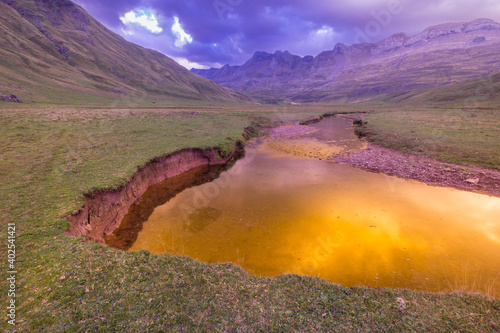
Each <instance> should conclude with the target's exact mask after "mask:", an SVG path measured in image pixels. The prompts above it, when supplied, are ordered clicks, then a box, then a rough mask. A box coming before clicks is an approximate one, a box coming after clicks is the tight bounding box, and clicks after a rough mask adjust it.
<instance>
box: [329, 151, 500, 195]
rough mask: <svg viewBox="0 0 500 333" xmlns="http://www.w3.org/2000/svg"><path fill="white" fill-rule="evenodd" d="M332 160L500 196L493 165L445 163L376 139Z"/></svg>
mask: <svg viewBox="0 0 500 333" xmlns="http://www.w3.org/2000/svg"><path fill="white" fill-rule="evenodd" d="M330 160H332V161H334V162H337V163H343V164H347V165H350V166H354V167H356V168H360V169H364V170H368V171H373V172H380V173H384V174H386V175H389V176H396V177H400V178H406V179H413V180H418V181H421V182H424V183H426V184H428V185H432V186H444V187H453V188H456V189H459V190H465V191H471V192H478V193H482V194H488V195H493V196H497V197H500V171H497V170H493V169H486V168H480V167H472V166H464V165H455V164H451V163H443V162H439V161H437V160H434V159H431V158H428V157H423V156H418V155H412V154H405V153H401V152H398V151H395V150H392V149H388V148H383V147H379V146H377V145H374V144H372V143H369V144H368V148H367V149H366V150H364V151H361V152H358V153H351V154H347V155H345V156H334V157H331V158H330Z"/></svg>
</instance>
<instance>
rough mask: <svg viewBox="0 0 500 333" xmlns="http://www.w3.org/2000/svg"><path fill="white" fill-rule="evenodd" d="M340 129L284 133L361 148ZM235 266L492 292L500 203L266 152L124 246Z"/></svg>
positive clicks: (196, 192) (496, 290) (252, 154)
mask: <svg viewBox="0 0 500 333" xmlns="http://www.w3.org/2000/svg"><path fill="white" fill-rule="evenodd" d="M349 125H350V124H349V122H348V121H346V120H343V119H339V118H332V119H328V120H327V121H323V122H321V123H319V124H316V125H312V126H314V127H316V128H318V129H319V131H316V132H315V133H312V134H308V135H306V136H302V137H301V138H294V139H293V140H305V141H307V142H308V144H309V143H310V142H311V140H313V141H314V140H318V141H321V142H322V143H325V142H326V143H327V144H329V145H333V146H338V147H340V151H352V150H356V149H361V148H362V146H363V145H362V143H360V142H359V141H358V140H357V138H356V137H355V136H354V135H353V134H352V127H351V126H349ZM141 249H146V250H149V251H151V252H153V253H171V254H177V255H187V256H190V257H192V258H196V259H199V260H201V261H205V262H226V261H230V262H233V263H235V264H237V265H239V266H241V267H243V268H244V269H246V270H247V271H248V272H251V273H253V274H256V275H266V276H275V275H279V274H283V273H296V274H307V275H312V276H319V277H321V278H324V279H327V280H329V281H332V282H336V283H340V284H342V285H345V286H353V285H366V286H372V287H398V288H411V289H417V290H426V291H451V290H467V291H473V292H482V293H487V294H489V295H493V296H495V297H500V199H499V198H495V197H489V196H486V195H481V194H476V193H470V192H464V191H459V190H455V189H449V188H440V187H431V186H427V185H426V184H423V183H419V182H416V181H411V180H403V179H399V178H395V177H389V176H386V175H382V174H378V173H371V172H366V171H362V170H359V169H355V168H352V167H349V166H345V165H340V164H335V163H332V162H328V161H321V160H317V159H311V158H300V157H294V156H290V155H289V154H285V153H282V152H279V151H274V150H271V148H269V147H268V146H267V145H266V142H265V140H258V141H254V142H253V143H252V144H251V145H250V146H249V147H248V148H247V155H246V157H245V158H243V159H241V160H239V161H238V162H237V163H236V164H235V166H234V167H233V168H231V169H230V170H229V171H227V172H224V173H223V174H222V175H221V176H220V178H218V179H217V180H215V181H213V182H210V183H207V184H204V185H201V186H198V187H193V188H190V189H187V190H185V191H183V192H182V193H180V194H179V195H177V196H176V197H175V198H173V199H172V200H170V201H169V202H168V203H166V204H165V205H163V206H160V207H157V208H156V209H155V211H154V212H153V214H152V215H151V216H150V218H149V220H148V221H147V222H146V223H144V226H143V230H142V232H141V233H139V235H138V239H137V241H136V242H135V243H134V245H133V246H132V248H131V249H130V250H131V251H136V250H141Z"/></svg>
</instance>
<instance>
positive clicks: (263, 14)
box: [75, 0, 500, 66]
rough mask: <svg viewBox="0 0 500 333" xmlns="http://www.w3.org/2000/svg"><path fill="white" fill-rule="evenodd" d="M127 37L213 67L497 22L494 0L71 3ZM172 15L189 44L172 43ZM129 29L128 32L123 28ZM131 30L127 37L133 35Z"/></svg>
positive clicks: (498, 12) (499, 12)
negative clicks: (132, 14)
mask: <svg viewBox="0 0 500 333" xmlns="http://www.w3.org/2000/svg"><path fill="white" fill-rule="evenodd" d="M75 2H76V3H78V4H80V5H82V6H83V7H84V8H85V9H86V10H87V11H88V12H89V13H90V14H91V15H93V16H94V17H95V18H96V19H98V20H99V21H101V22H102V23H103V24H105V25H106V26H107V27H108V28H110V29H112V30H113V31H115V32H117V33H120V34H121V35H123V36H124V37H125V38H126V39H128V40H130V41H132V42H134V43H137V44H140V45H142V46H145V47H149V48H153V49H157V50H159V51H161V52H163V53H165V54H167V55H169V56H172V57H174V58H185V59H187V60H188V61H190V62H196V63H199V64H202V65H207V66H212V65H214V64H225V63H230V64H241V63H243V62H244V61H246V60H247V59H248V58H249V57H251V56H252V55H253V53H254V52H255V51H267V52H274V51H276V50H288V51H290V52H292V53H295V54H298V55H316V54H318V53H319V52H321V51H324V50H326V49H332V48H333V47H334V45H335V44H336V43H337V42H344V43H347V44H352V43H354V42H356V41H359V40H360V31H361V32H365V34H364V37H363V38H365V39H366V38H368V39H369V40H370V41H373V42H376V41H378V40H381V39H383V38H386V37H388V36H390V35H391V34H394V33H397V32H406V33H408V34H416V33H418V32H420V31H422V30H423V29H425V28H426V27H428V26H430V25H435V24H439V23H445V22H460V21H472V20H474V19H477V18H483V17H485V18H491V19H493V20H496V21H498V20H499V19H500V5H499V4H498V1H496V0H454V1H450V0H352V1H349V2H346V1H335V0H317V1H310V0H286V1H285V0H252V1H250V0H193V1H184V0H170V1H165V0H111V1H107V0H106V1H102V0H76V1H75ZM134 9H152V10H154V11H155V12H156V13H157V16H158V21H159V25H160V26H161V27H162V28H163V32H162V33H160V34H154V33H151V32H149V31H148V30H146V29H145V28H141V27H140V26H133V27H125V26H124V24H123V23H122V22H121V21H120V16H123V15H124V14H125V13H127V12H129V11H131V10H134ZM174 17H178V18H179V21H180V24H181V26H182V28H183V29H184V30H185V32H186V33H187V34H189V35H190V36H192V38H193V41H192V42H191V43H186V44H185V45H181V46H179V45H177V46H176V36H175V34H174V33H173V32H172V30H171V27H172V24H173V22H174V19H173V18H174ZM126 31H128V34H127V33H126ZM131 33H133V34H131Z"/></svg>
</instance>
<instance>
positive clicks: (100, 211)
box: [67, 142, 243, 247]
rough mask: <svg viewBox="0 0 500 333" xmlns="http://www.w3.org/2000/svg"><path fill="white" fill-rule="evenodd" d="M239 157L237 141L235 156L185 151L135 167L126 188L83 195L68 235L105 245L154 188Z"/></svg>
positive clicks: (209, 150)
mask: <svg viewBox="0 0 500 333" xmlns="http://www.w3.org/2000/svg"><path fill="white" fill-rule="evenodd" d="M242 154H243V145H242V144H241V143H240V142H237V143H236V146H235V150H234V153H232V154H230V155H228V156H226V155H225V154H224V152H222V151H221V150H219V149H206V150H204V149H185V150H181V151H178V152H175V153H173V154H170V155H168V156H165V157H161V158H156V159H154V160H152V161H150V162H149V163H147V164H146V165H145V166H143V167H140V168H138V170H137V172H136V174H135V175H134V176H133V177H132V178H131V179H130V180H129V181H128V182H127V184H126V185H123V186H121V187H119V188H115V189H107V190H100V191H96V192H92V193H87V194H85V195H84V201H85V206H84V207H83V208H82V209H81V210H80V211H79V212H77V213H75V214H73V215H72V216H70V217H69V218H68V220H69V222H70V229H69V231H68V232H67V235H71V236H77V237H85V238H87V239H89V240H91V241H95V242H97V243H102V244H104V243H105V238H106V237H108V236H109V235H111V234H112V233H113V231H114V230H115V229H117V228H118V227H119V226H120V223H121V221H122V219H123V218H124V216H125V215H126V214H127V212H128V210H129V207H130V206H131V205H132V204H134V203H139V202H140V201H141V200H142V199H143V198H142V197H143V195H144V193H146V191H147V190H148V189H149V188H150V187H152V186H153V185H155V184H159V183H161V182H163V181H165V180H167V179H170V178H173V177H175V176H178V175H181V174H183V173H185V172H187V171H189V170H191V169H195V168H199V167H202V166H212V165H221V166H223V165H225V164H227V163H230V162H232V161H234V160H236V159H237V158H239V157H240V156H241V155H242ZM203 174H204V173H201V174H200V175H203ZM190 184H191V185H193V184H196V180H191V183H190ZM180 190H182V189H180ZM111 238H113V237H111ZM111 241H112V240H111ZM115 241H116V240H115ZM117 247H120V246H117Z"/></svg>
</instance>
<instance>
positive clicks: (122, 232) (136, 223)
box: [103, 161, 234, 251]
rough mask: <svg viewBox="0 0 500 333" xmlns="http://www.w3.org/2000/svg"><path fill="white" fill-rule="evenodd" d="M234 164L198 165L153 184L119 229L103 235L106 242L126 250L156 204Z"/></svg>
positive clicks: (164, 201) (208, 180)
mask: <svg viewBox="0 0 500 333" xmlns="http://www.w3.org/2000/svg"><path fill="white" fill-rule="evenodd" d="M233 164H234V163H232V161H230V162H228V163H224V164H215V165H208V164H206V165H200V166H198V167H196V168H192V169H189V170H188V171H186V172H183V173H181V174H179V175H177V176H174V177H170V178H167V179H165V180H164V181H161V182H159V183H158V184H154V185H152V186H151V187H150V188H148V189H147V191H146V192H145V193H144V194H143V195H142V196H141V197H140V198H139V199H138V200H136V201H135V202H134V203H132V205H131V206H130V207H129V209H128V212H127V214H126V215H125V216H124V217H123V219H122V221H121V223H120V225H119V226H118V228H116V229H115V230H114V231H113V232H112V233H111V234H109V235H106V236H104V237H103V238H104V240H105V242H106V244H107V245H109V246H112V247H114V248H117V249H121V250H125V251H126V250H128V249H129V248H130V247H131V246H132V245H133V244H134V243H135V241H136V240H137V235H138V234H139V232H140V231H141V230H142V225H143V224H144V222H146V221H147V220H148V218H149V217H150V215H151V214H152V213H153V211H154V210H155V208H156V207H158V206H161V205H164V204H165V203H166V202H168V201H169V200H170V199H172V198H173V197H175V196H176V195H177V194H179V193H180V192H182V191H184V190H185V189H187V188H190V187H193V186H198V185H202V184H204V183H208V182H210V181H213V180H215V179H217V178H218V177H219V175H220V174H221V172H223V171H226V170H227V169H229V168H230V167H231V166H232V165H233Z"/></svg>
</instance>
